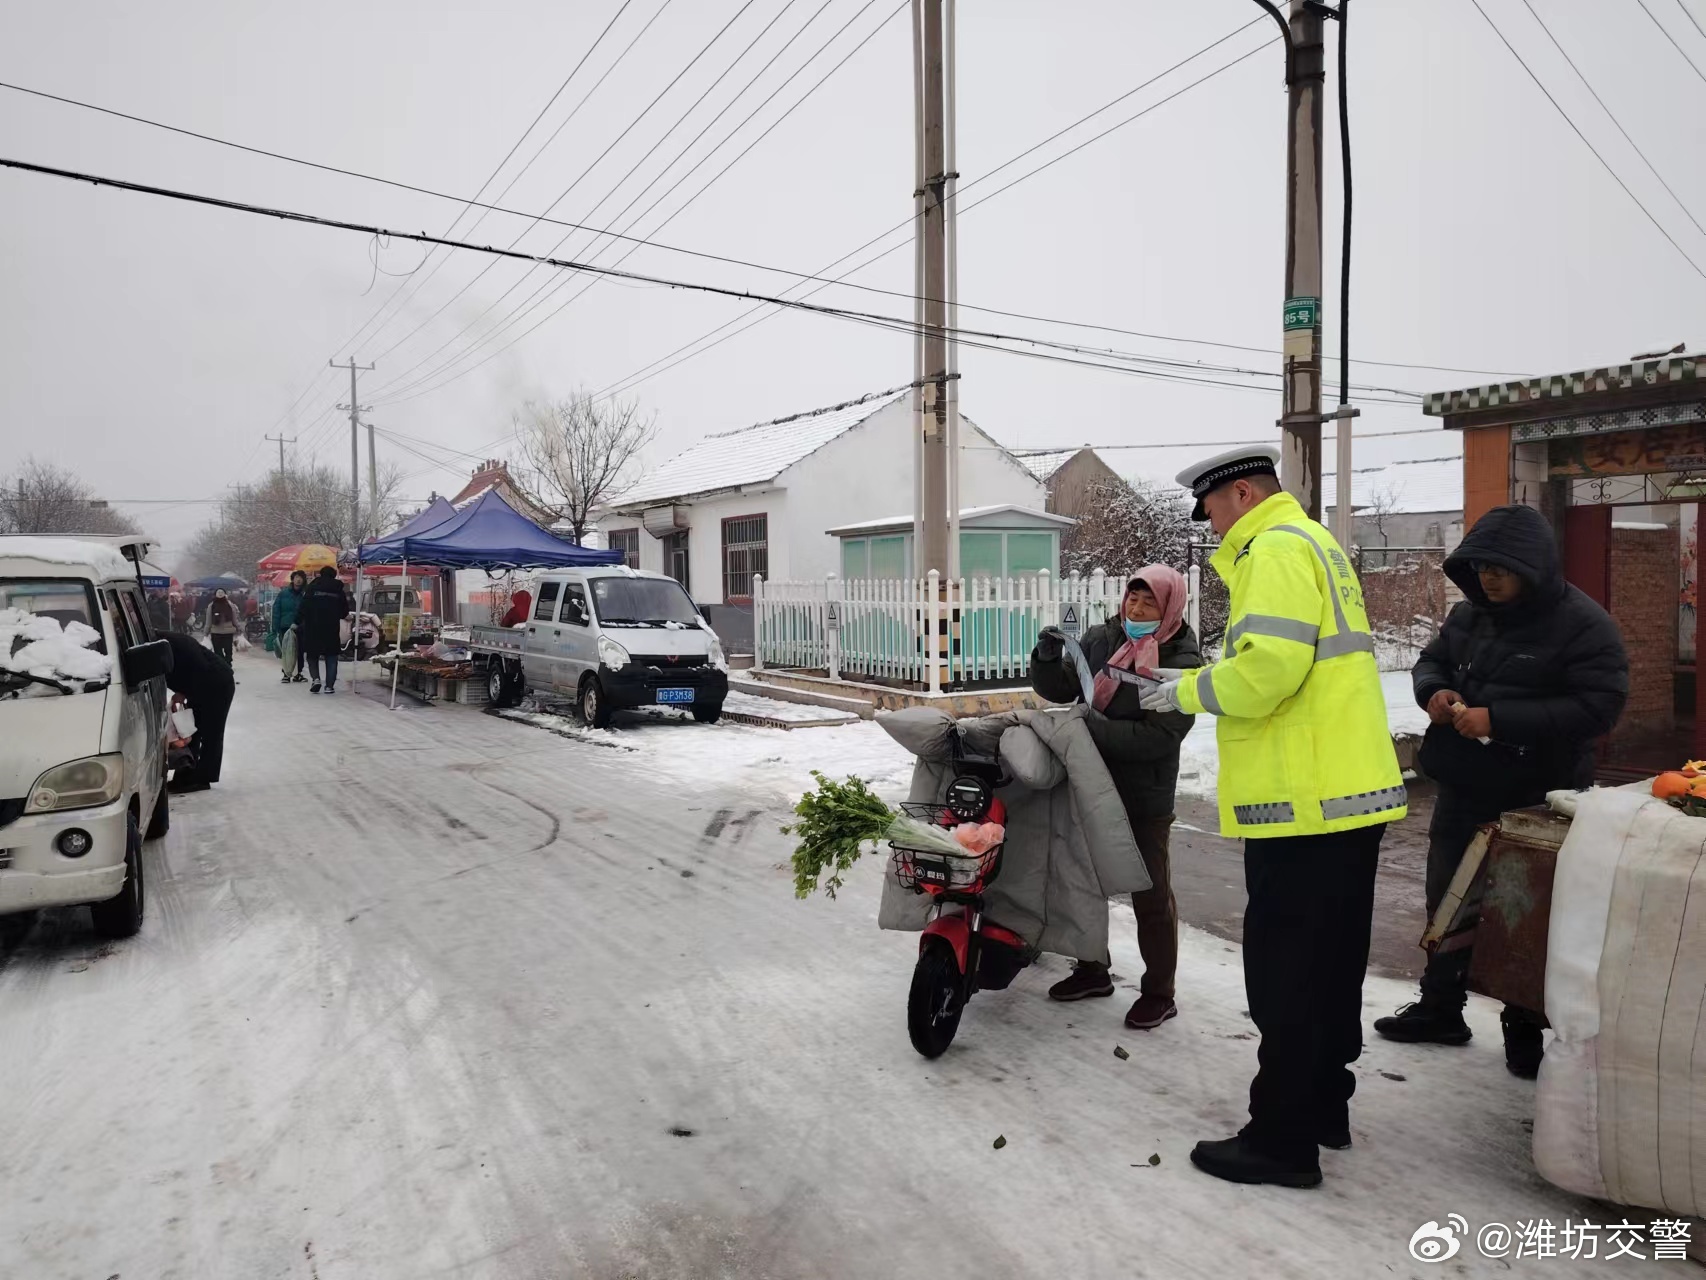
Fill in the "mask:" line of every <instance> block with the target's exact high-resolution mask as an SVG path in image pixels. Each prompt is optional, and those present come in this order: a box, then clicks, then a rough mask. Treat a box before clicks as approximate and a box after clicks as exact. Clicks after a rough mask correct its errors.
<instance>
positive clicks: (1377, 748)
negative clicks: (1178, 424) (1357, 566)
mask: <svg viewBox="0 0 1706 1280" xmlns="http://www.w3.org/2000/svg"><path fill="white" fill-rule="evenodd" d="M1278 460H1279V450H1278V449H1275V448H1272V447H1268V448H1262V449H1249V448H1244V449H1235V450H1232V451H1230V452H1227V453H1222V454H1219V455H1217V456H1216V457H1213V458H1209V459H1208V460H1207V461H1205V462H1201V463H1198V464H1197V465H1196V466H1194V467H1190V468H1187V469H1186V470H1185V471H1184V472H1182V473H1180V475H1179V483H1180V484H1182V485H1184V486H1185V487H1187V488H1188V489H1190V491H1191V493H1192V494H1193V495H1194V496H1195V498H1196V507H1195V509H1194V510H1193V511H1192V513H1191V515H1192V518H1193V519H1195V520H1205V519H1206V520H1207V521H1209V523H1210V524H1211V525H1212V526H1213V527H1214V531H1215V532H1216V533H1218V534H1219V535H1220V547H1219V549H1218V550H1217V551H1215V553H1214V555H1213V557H1212V558H1211V559H1210V561H1209V563H1210V564H1211V565H1212V566H1213V567H1214V570H1215V572H1216V573H1218V574H1219V575H1220V576H1221V578H1222V579H1223V580H1224V581H1225V582H1226V585H1227V587H1228V589H1229V590H1230V592H1231V608H1230V610H1229V612H1228V615H1227V626H1226V636H1225V640H1224V642H1223V645H1224V656H1223V657H1222V658H1221V660H1220V661H1219V662H1216V663H1214V664H1212V665H1211V666H1208V667H1205V668H1203V669H1202V670H1201V671H1182V672H1164V673H1162V674H1163V676H1164V683H1162V684H1160V685H1157V686H1155V687H1154V688H1153V689H1152V690H1150V691H1148V692H1145V694H1144V695H1143V706H1144V707H1145V709H1147V710H1150V711H1161V712H1168V711H1183V712H1185V713H1187V714H1190V713H1198V712H1204V711H1206V712H1208V713H1209V714H1210V715H1213V716H1214V717H1215V734H1216V739H1217V741H1218V743H1219V748H1220V777H1219V784H1218V790H1219V803H1220V828H1221V832H1222V834H1224V835H1228V836H1241V837H1243V838H1244V884H1245V888H1246V890H1247V891H1248V894H1249V902H1248V905H1247V906H1246V908H1245V912H1244V990H1245V994H1246V996H1247V997H1248V999H1249V1002H1250V1017H1251V1018H1252V1019H1253V1020H1254V1022H1255V1024H1256V1029H1257V1031H1259V1032H1260V1033H1261V1044H1260V1046H1259V1048H1258V1050H1257V1060H1258V1063H1259V1066H1258V1070H1257V1072H1256V1078H1255V1079H1254V1080H1253V1081H1252V1082H1251V1084H1250V1122H1249V1124H1247V1125H1245V1126H1244V1128H1243V1129H1241V1130H1240V1131H1239V1132H1238V1134H1237V1135H1236V1136H1235V1137H1232V1138H1227V1139H1224V1140H1222V1141H1218V1142H1199V1143H1198V1144H1197V1146H1196V1149H1195V1150H1194V1151H1192V1152H1191V1161H1192V1163H1194V1164H1195V1165H1196V1166H1197V1167H1198V1168H1200V1169H1202V1170H1204V1171H1205V1172H1208V1173H1211V1174H1213V1175H1214V1176H1215V1177H1218V1178H1224V1179H1226V1180H1228V1181H1231V1182H1266V1183H1276V1184H1279V1185H1282V1186H1290V1187H1310V1186H1315V1185H1317V1184H1318V1183H1319V1182H1320V1181H1321V1162H1320V1154H1319V1151H1318V1150H1317V1148H1318V1146H1326V1147H1331V1148H1335V1149H1343V1148H1345V1147H1348V1146H1350V1142H1351V1133H1350V1099H1351V1095H1352V1093H1354V1092H1355V1090H1356V1077H1355V1076H1354V1075H1353V1074H1352V1073H1351V1070H1350V1064H1351V1063H1352V1062H1354V1061H1356V1059H1357V1058H1358V1057H1359V1056H1360V1055H1361V1053H1362V982H1363V975H1364V971H1365V970H1366V969H1367V967H1368V946H1369V931H1370V928H1371V925H1372V922H1373V916H1374V871H1375V864H1376V862H1377V860H1378V858H1379V853H1380V839H1381V836H1382V835H1383V834H1384V832H1385V830H1386V824H1387V823H1389V822H1395V821H1397V820H1398V819H1400V818H1402V817H1403V816H1404V814H1405V813H1406V811H1407V810H1406V804H1407V798H1408V797H1407V793H1406V792H1405V789H1404V782H1403V775H1402V774H1401V773H1400V772H1399V769H1398V758H1397V754H1396V752H1394V750H1393V748H1392V737H1391V733H1390V731H1389V729H1388V728H1387V713H1386V702H1385V698H1384V696H1383V694H1382V692H1381V688H1380V674H1379V671H1378V670H1377V669H1376V667H1375V662H1374V639H1373V637H1372V635H1370V633H1369V627H1368V617H1367V614H1366V613H1365V611H1364V609H1363V601H1362V588H1361V586H1360V585H1359V584H1358V582H1357V578H1356V574H1355V573H1354V572H1353V571H1352V569H1351V565H1350V561H1349V559H1348V558H1347V557H1346V556H1345V553H1344V551H1343V550H1342V549H1341V548H1340V547H1339V544H1338V543H1337V542H1335V541H1334V540H1333V537H1332V535H1331V534H1329V533H1328V532H1327V530H1326V529H1324V528H1323V527H1322V526H1321V525H1320V524H1318V523H1317V522H1316V521H1314V520H1311V519H1309V517H1308V516H1306V515H1305V514H1304V511H1303V508H1302V507H1301V506H1300V505H1298V502H1297V499H1296V498H1294V497H1292V496H1291V495H1290V494H1288V493H1285V492H1283V491H1281V489H1280V486H1279V476H1278V475H1277V473H1276V470H1275V464H1276V463H1277V462H1278Z"/></svg>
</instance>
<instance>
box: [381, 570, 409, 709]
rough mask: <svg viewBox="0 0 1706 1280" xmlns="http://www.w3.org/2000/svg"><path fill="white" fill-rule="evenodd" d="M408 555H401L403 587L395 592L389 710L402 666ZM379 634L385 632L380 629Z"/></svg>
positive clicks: (394, 707)
mask: <svg viewBox="0 0 1706 1280" xmlns="http://www.w3.org/2000/svg"><path fill="white" fill-rule="evenodd" d="M408 583H409V557H408V554H407V553H406V552H405V553H404V555H403V587H402V589H401V590H399V591H398V592H397V644H396V646H395V647H394V648H393V650H392V652H391V710H393V711H395V710H396V709H397V673H398V672H399V671H401V670H402V668H403V601H404V599H405V598H406V597H407V596H408ZM379 634H380V635H381V636H383V635H384V634H385V632H384V630H383V629H381V630H380V633H379Z"/></svg>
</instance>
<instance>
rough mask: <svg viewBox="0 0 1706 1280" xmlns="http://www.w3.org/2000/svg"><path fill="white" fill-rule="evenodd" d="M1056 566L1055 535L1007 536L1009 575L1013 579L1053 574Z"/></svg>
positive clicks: (1025, 534)
mask: <svg viewBox="0 0 1706 1280" xmlns="http://www.w3.org/2000/svg"><path fill="white" fill-rule="evenodd" d="M1055 566H1056V560H1055V555H1054V535H1053V534H1052V533H1009V534H1008V535H1007V573H1008V574H1009V575H1010V576H1012V577H1020V576H1026V577H1029V576H1031V575H1033V574H1037V573H1041V572H1042V571H1043V570H1044V569H1047V570H1048V571H1049V572H1050V573H1053V572H1054V570H1055Z"/></svg>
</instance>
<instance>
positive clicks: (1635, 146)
mask: <svg viewBox="0 0 1706 1280" xmlns="http://www.w3.org/2000/svg"><path fill="white" fill-rule="evenodd" d="M1522 3H1523V5H1524V6H1525V7H1526V8H1527V9H1528V11H1529V13H1531V14H1533V15H1534V20H1535V21H1536V22H1537V23H1539V24H1540V29H1541V30H1542V31H1544V32H1545V33H1546V38H1547V39H1548V40H1550V41H1551V42H1552V47H1553V48H1554V49H1556V50H1557V51H1558V52H1559V53H1560V54H1562V55H1563V58H1564V61H1565V62H1567V63H1569V64H1570V70H1571V71H1574V72H1575V73H1576V79H1578V80H1580V81H1581V82H1582V87H1583V88H1585V89H1586V90H1587V91H1588V92H1589V93H1591V94H1593V100H1594V101H1595V102H1597V103H1599V109H1600V110H1601V111H1603V112H1605V114H1606V118H1607V119H1609V120H1610V121H1611V123H1612V124H1614V125H1616V126H1617V132H1618V133H1621V134H1622V135H1623V140H1624V141H1625V142H1627V143H1628V144H1629V145H1630V147H1631V148H1633V149H1634V152H1635V154H1636V155H1638V156H1640V157H1641V163H1642V164H1644V165H1646V166H1647V172H1649V173H1651V174H1652V175H1653V177H1655V178H1657V179H1658V181H1659V185H1660V186H1661V187H1663V188H1664V189H1665V193H1666V194H1667V195H1668V196H1670V198H1671V199H1672V200H1674V201H1675V202H1676V207H1677V208H1679V209H1681V210H1682V212H1683V214H1684V215H1685V216H1686V217H1687V218H1688V220H1689V221H1690V222H1692V223H1693V224H1694V229H1695V230H1696V231H1698V232H1700V234H1701V235H1706V227H1703V226H1701V225H1700V219H1698V218H1696V217H1695V216H1694V214H1693V213H1691V212H1690V211H1689V208H1688V206H1687V205H1686V204H1684V203H1683V202H1682V197H1681V196H1679V195H1677V194H1676V192H1675V191H1674V190H1672V189H1671V185H1670V183H1668V182H1666V181H1665V180H1664V175H1663V174H1661V173H1660V172H1659V171H1658V169H1657V168H1655V167H1654V165H1653V162H1652V161H1651V160H1649V159H1647V153H1646V152H1645V151H1642V150H1641V146H1640V144H1639V143H1638V142H1636V141H1635V139H1634V138H1632V137H1630V136H1629V130H1627V129H1625V128H1624V127H1623V122H1622V121H1620V120H1619V119H1618V118H1617V116H1616V115H1615V114H1614V113H1613V112H1612V110H1611V108H1610V107H1608V106H1606V105H1605V99H1604V98H1602V97H1600V96H1599V91H1598V90H1596V89H1595V88H1594V87H1593V85H1592V84H1591V83H1590V82H1589V80H1588V78H1587V77H1586V76H1585V75H1583V74H1582V69H1581V68H1580V67H1578V66H1577V65H1576V60H1575V59H1574V58H1572V57H1571V56H1570V55H1569V53H1568V52H1567V51H1566V50H1565V48H1564V46H1563V45H1562V44H1560V43H1558V37H1557V36H1556V35H1554V34H1553V33H1552V28H1551V27H1549V26H1547V25H1546V19H1544V18H1542V17H1541V16H1540V13H1539V11H1538V10H1536V9H1535V7H1534V5H1533V3H1532V2H1531V0H1522Z"/></svg>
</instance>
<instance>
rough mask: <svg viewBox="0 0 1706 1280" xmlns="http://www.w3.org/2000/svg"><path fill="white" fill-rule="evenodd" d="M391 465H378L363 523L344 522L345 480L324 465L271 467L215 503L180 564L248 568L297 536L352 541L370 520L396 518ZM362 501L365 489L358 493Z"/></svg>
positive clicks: (192, 568)
mask: <svg viewBox="0 0 1706 1280" xmlns="http://www.w3.org/2000/svg"><path fill="white" fill-rule="evenodd" d="M399 480H400V475H399V472H398V469H397V467H396V466H395V465H388V466H384V467H381V468H380V470H379V484H378V488H379V510H378V513H377V517H374V516H372V515H370V513H368V512H366V511H365V510H364V511H362V512H361V515H360V519H361V521H362V524H363V526H364V527H361V528H356V529H352V528H351V527H350V500H349V480H348V478H347V477H345V476H344V475H342V474H341V473H340V472H338V471H335V470H333V469H332V468H330V467H311V468H291V469H288V470H286V471H283V472H277V471H275V472H272V473H270V474H269V475H268V476H267V478H266V479H265V480H263V481H260V482H259V483H256V484H246V485H239V486H237V487H236V489H234V490H233V491H232V493H231V496H230V497H228V498H226V499H225V500H224V501H222V502H221V503H220V504H219V513H218V515H217V516H215V518H214V519H213V520H212V521H210V522H209V523H208V524H207V525H206V526H204V527H203V528H202V530H201V531H200V532H199V533H197V534H196V535H195V537H194V538H193V539H192V540H191V542H190V545H189V549H188V551H187V553H186V555H185V558H184V562H183V566H182V567H183V569H184V571H185V572H187V573H190V574H200V573H226V572H231V573H236V574H238V575H239V576H241V577H244V578H247V577H250V576H252V575H253V574H254V571H255V563H256V561H258V560H260V559H261V557H263V556H266V555H268V554H270V553H271V552H273V551H276V550H278V548H280V547H288V546H292V545H294V544H296V543H302V542H319V543H324V544H325V545H326V546H329V547H352V546H354V545H355V544H356V543H357V542H359V541H360V540H361V539H362V538H363V537H364V536H365V535H366V534H367V532H368V530H367V528H366V527H365V526H366V525H367V523H368V522H369V521H370V520H371V521H372V523H373V524H374V525H376V526H377V527H379V528H381V529H387V528H390V527H391V526H392V524H393V523H394V522H395V520H396V518H397V501H396V491H397V486H398V483H399ZM361 499H362V506H363V507H365V506H366V505H367V494H366V493H365V492H364V493H363V494H362V495H361Z"/></svg>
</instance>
